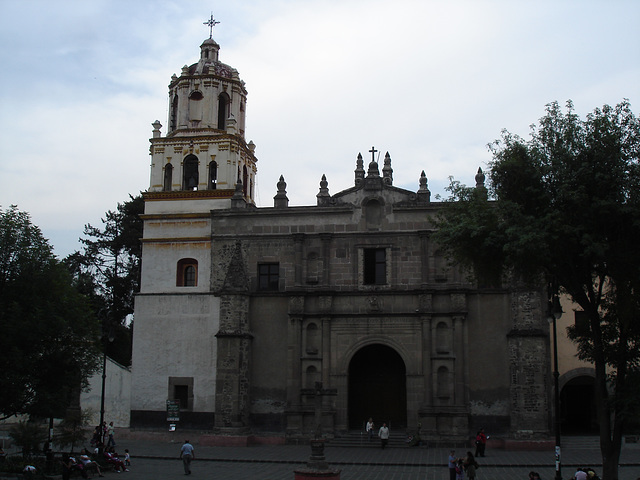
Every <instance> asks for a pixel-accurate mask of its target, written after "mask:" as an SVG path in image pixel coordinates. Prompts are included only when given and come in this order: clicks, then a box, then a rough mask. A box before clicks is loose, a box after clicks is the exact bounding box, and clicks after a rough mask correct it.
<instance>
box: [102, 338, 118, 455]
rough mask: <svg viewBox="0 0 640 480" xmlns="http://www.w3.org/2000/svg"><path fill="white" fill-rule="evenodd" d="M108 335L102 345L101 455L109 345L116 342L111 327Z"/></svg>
mask: <svg viewBox="0 0 640 480" xmlns="http://www.w3.org/2000/svg"><path fill="white" fill-rule="evenodd" d="M107 332H108V333H107V334H106V335H103V337H102V343H103V353H102V395H101V396H100V443H101V445H99V447H98V448H99V449H100V453H102V451H103V449H104V429H103V428H102V425H104V397H105V387H106V383H107V345H108V344H109V343H111V342H113V340H114V338H115V337H114V334H113V328H112V327H111V326H109V329H108V330H107Z"/></svg>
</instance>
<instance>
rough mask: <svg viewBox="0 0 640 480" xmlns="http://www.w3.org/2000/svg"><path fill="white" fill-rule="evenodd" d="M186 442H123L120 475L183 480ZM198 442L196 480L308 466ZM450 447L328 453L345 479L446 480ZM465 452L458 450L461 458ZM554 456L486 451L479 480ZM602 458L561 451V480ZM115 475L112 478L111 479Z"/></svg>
mask: <svg viewBox="0 0 640 480" xmlns="http://www.w3.org/2000/svg"><path fill="white" fill-rule="evenodd" d="M183 440H184V439H183V438H182V437H176V440H175V441H149V440H145V441H140V440H133V439H123V441H122V442H120V443H119V444H118V447H117V450H118V452H124V449H125V448H128V449H129V451H130V452H131V455H132V457H133V458H132V465H131V471H130V472H128V473H123V474H118V475H119V476H125V478H126V477H131V478H132V479H141V480H152V479H153V480H156V479H165V478H167V479H170V478H176V479H178V478H184V473H183V469H182V462H181V461H180V460H179V459H178V455H179V452H180V447H181V445H182V441H183ZM192 443H194V447H195V454H196V459H195V460H194V462H193V464H192V471H193V474H192V477H197V478H202V479H205V478H206V479H213V478H220V479H226V480H240V479H256V480H280V479H291V480H293V479H294V470H296V469H299V468H303V467H305V465H306V462H307V460H308V459H309V455H310V453H311V450H310V447H309V446H307V445H302V446H291V445H287V446H252V447H201V446H199V445H198V444H197V442H192ZM448 453H449V449H448V448H426V447H394V448H387V449H385V450H381V449H380V448H378V447H377V444H376V445H375V446H374V445H372V446H371V447H368V446H366V447H331V446H328V447H327V448H326V449H325V456H326V460H327V462H328V463H329V464H330V466H331V467H332V468H334V469H338V470H341V476H340V478H341V480H365V479H366V480H383V479H384V480H418V479H419V480H448V478H449V476H448V469H447V456H448ZM464 453H466V450H465V449H462V448H458V449H456V454H458V455H460V456H463V455H464ZM553 462H554V456H553V452H531V451H505V450H493V451H491V450H488V451H487V456H486V457H484V458H480V459H478V463H479V464H480V465H481V466H480V468H479V470H478V477H477V479H478V480H520V479H522V480H527V479H528V474H529V472H530V471H531V470H535V471H537V472H538V473H540V475H541V478H542V480H551V479H553V478H554V476H555V469H554V468H555V467H554V463H553ZM600 463H601V455H600V452H599V451H598V450H597V449H594V448H580V449H566V451H564V452H563V467H562V478H564V479H569V478H571V477H572V476H573V474H574V472H575V471H576V468H577V467H578V466H584V467H587V466H591V467H593V468H594V469H595V470H596V472H598V473H601V472H602V467H601V466H600ZM620 463H621V469H620V480H636V479H637V478H638V477H640V445H631V444H630V445H626V446H625V447H624V449H623V453H622V456H621V459H620ZM112 475H115V474H109V476H112Z"/></svg>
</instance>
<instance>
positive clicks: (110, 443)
mask: <svg viewBox="0 0 640 480" xmlns="http://www.w3.org/2000/svg"><path fill="white" fill-rule="evenodd" d="M115 433H116V427H114V426H113V422H109V426H108V427H107V435H108V436H109V440H107V447H115V446H116V441H115V439H114V438H113V436H114V434H115Z"/></svg>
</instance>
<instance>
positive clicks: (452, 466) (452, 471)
mask: <svg viewBox="0 0 640 480" xmlns="http://www.w3.org/2000/svg"><path fill="white" fill-rule="evenodd" d="M457 461H458V458H456V451H455V450H451V451H450V452H449V480H456V463H457Z"/></svg>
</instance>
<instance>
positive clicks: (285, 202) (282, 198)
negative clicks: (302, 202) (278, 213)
mask: <svg viewBox="0 0 640 480" xmlns="http://www.w3.org/2000/svg"><path fill="white" fill-rule="evenodd" d="M273 206H274V207H275V208H287V207H288V206H289V199H288V198H287V183H286V182H285V181H284V176H282V175H280V180H278V193H276V196H275V197H273Z"/></svg>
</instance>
